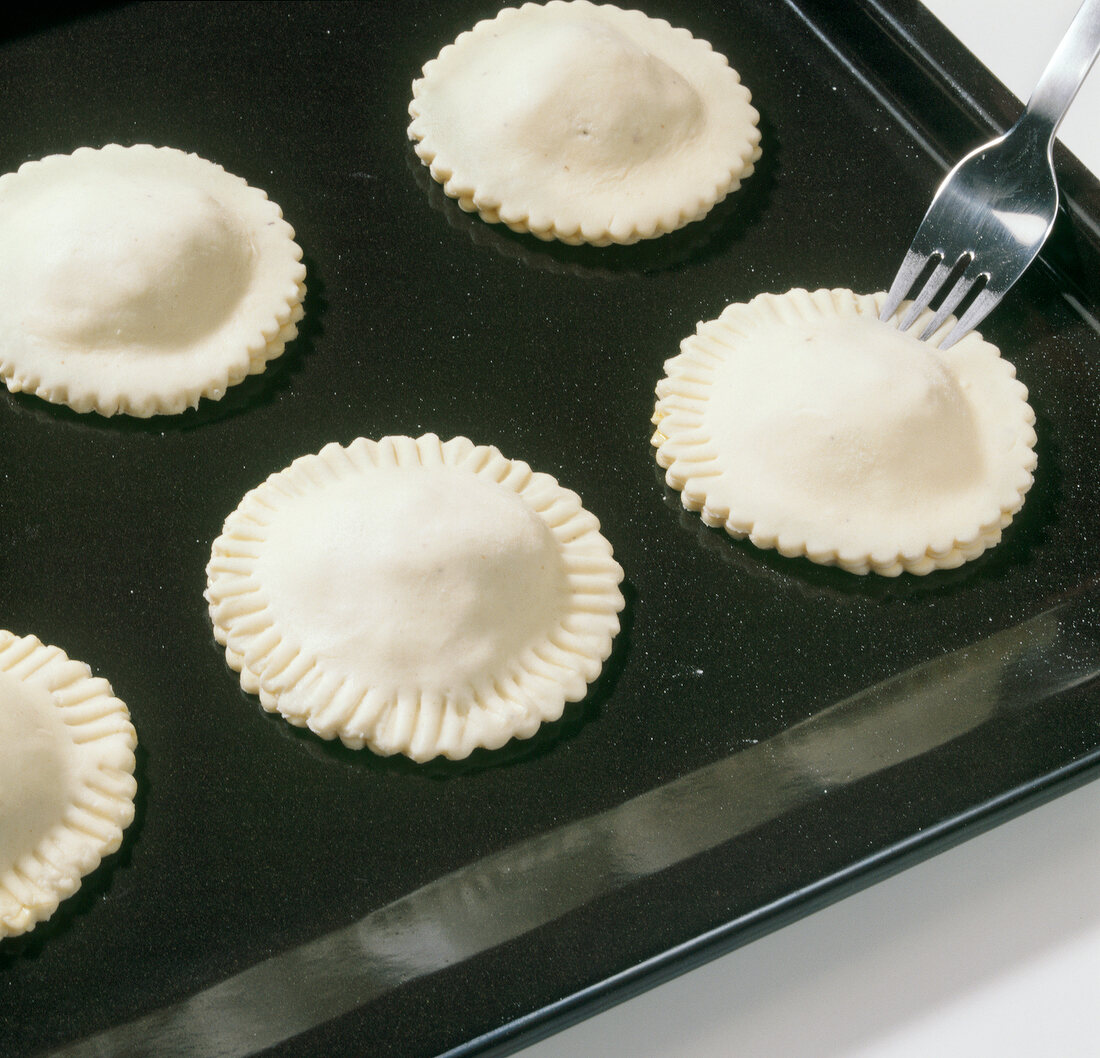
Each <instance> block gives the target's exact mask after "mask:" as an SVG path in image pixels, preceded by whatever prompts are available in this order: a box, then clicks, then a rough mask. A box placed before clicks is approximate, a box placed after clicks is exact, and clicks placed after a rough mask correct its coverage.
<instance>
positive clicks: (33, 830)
mask: <svg viewBox="0 0 1100 1058" xmlns="http://www.w3.org/2000/svg"><path fill="white" fill-rule="evenodd" d="M136 745H137V736H136V734H135V732H134V728H133V725H132V724H131V722H130V714H129V712H128V711H127V709H126V706H125V705H123V703H122V702H120V701H119V700H118V699H117V698H116V697H114V695H113V693H112V691H111V687H110V685H109V684H108V683H107V681H106V680H103V679H98V678H95V677H93V676H92V674H91V671H90V670H89V668H88V666H87V665H84V664H82V663H81V662H77V661H71V660H70V659H69V658H68V657H67V656H66V655H65V653H64V652H63V651H61V650H59V649H58V648H57V647H48V646H45V645H43V644H42V643H41V642H40V641H39V640H38V639H36V638H35V637H34V636H24V637H20V636H15V635H13V634H12V633H10V632H5V631H0V938H2V937H5V936H15V935H17V934H20V933H25V932H26V931H27V930H29V929H32V928H33V927H34V925H35V924H36V923H37V922H40V921H42V920H43V919H46V918H48V917H49V916H50V915H52V914H53V912H54V911H55V910H56V909H57V907H58V904H59V903H60V902H61V900H63V899H64V898H65V897H67V896H70V895H71V894H72V893H74V892H75V891H76V890H77V889H78V888H79V887H80V881H81V878H82V877H83V876H84V875H86V874H88V873H90V872H91V871H93V870H94V869H95V868H96V867H97V866H99V863H100V861H101V859H102V858H103V857H104V856H106V855H108V854H110V853H112V852H115V851H116V850H117V849H118V848H119V845H120V844H121V842H122V832H123V830H124V829H125V828H126V827H127V826H128V825H129V824H130V822H131V821H132V820H133V817H134V793H135V790H136V783H135V781H134V763H135V762H134V748H135V746H136Z"/></svg>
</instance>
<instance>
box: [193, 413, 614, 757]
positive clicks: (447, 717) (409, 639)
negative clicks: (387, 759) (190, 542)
mask: <svg viewBox="0 0 1100 1058" xmlns="http://www.w3.org/2000/svg"><path fill="white" fill-rule="evenodd" d="M622 576H623V572H622V570H621V568H620V567H619V565H618V563H616V562H615V560H614V559H613V558H612V551H611V545H610V544H609V543H608V542H607V540H606V539H605V538H604V537H603V536H602V535H601V534H600V532H599V522H598V521H597V520H596V518H595V517H594V516H593V515H592V514H590V513H589V512H588V511H586V510H585V509H584V508H583V507H582V506H581V502H580V499H579V497H577V496H576V494H574V493H572V492H569V491H567V490H565V489H563V488H561V487H560V486H559V485H558V483H557V482H556V481H555V480H554V479H553V478H552V477H550V476H549V475H546V474H540V473H534V472H532V470H531V468H530V467H528V466H527V465H526V464H525V463H522V462H519V461H514V460H509V459H506V458H505V457H504V456H502V455H501V454H500V452H499V451H497V449H495V448H492V447H487V446H475V445H474V444H473V442H471V441H469V440H467V439H466V438H464V437H458V438H454V439H453V440H450V441H447V442H445V443H443V442H441V441H440V440H439V438H438V437H435V436H434V435H432V434H427V435H425V436H422V437H420V438H417V439H415V440H414V439H413V438H410V437H385V438H383V439H382V440H381V441H377V442H375V441H370V440H366V439H364V438H359V439H358V440H356V441H354V442H352V444H350V445H349V446H347V447H346V448H344V447H341V446H339V445H336V444H330V445H327V446H326V447H325V448H324V449H322V451H321V452H320V453H318V454H317V455H307V456H303V457H301V458H300V459H297V460H295V461H294V462H293V463H292V464H291V465H290V466H289V467H287V468H286V469H285V470H282V471H280V472H278V473H276V474H273V475H272V476H271V477H270V478H268V479H267V481H266V482H264V483H263V484H262V485H260V486H259V487H258V488H256V489H253V490H252V491H251V492H249V493H248V494H247V495H246V496H245V497H244V499H243V500H242V501H241V504H240V506H239V507H238V508H237V509H236V510H235V511H234V512H233V513H232V514H231V515H230V516H229V518H228V519H227V520H226V522H225V526H224V529H223V531H222V535H221V536H220V537H219V538H218V539H217V540H216V541H215V542H214V546H213V553H212V556H211V559H210V564H209V566H208V567H207V591H206V599H207V602H208V603H209V604H210V616H211V619H212V621H213V624H214V635H215V638H216V639H217V641H218V642H219V643H221V644H222V645H223V646H224V647H225V651H226V659H227V661H228V663H229V665H230V667H232V668H233V669H235V670H236V671H238V672H239V673H240V677H241V685H242V687H244V689H245V690H246V691H249V692H251V693H253V694H258V695H259V697H260V702H261V704H262V705H263V707H264V708H265V709H267V710H268V711H269V712H274V711H278V712H279V713H281V714H282V715H283V716H284V717H285V718H286V719H287V720H288V721H290V723H292V724H295V725H297V726H307V727H309V728H310V729H311V730H312V731H314V732H316V733H317V734H318V735H320V736H321V737H323V738H327V739H331V738H339V739H341V741H343V742H344V743H345V744H346V745H348V746H350V747H352V748H355V749H358V748H361V747H363V746H368V747H370V749H372V750H373V751H374V752H376V753H379V754H383V755H389V754H393V753H403V754H406V755H407V756H409V757H411V758H412V759H413V760H416V761H424V760H428V759H430V758H432V757H435V756H438V755H443V756H446V757H450V758H452V759H460V758H463V757H466V756H468V755H469V754H470V752H471V751H472V750H473V749H475V748H477V747H486V748H490V749H494V748H497V747H499V746H502V745H504V743H505V742H507V741H508V740H509V739H510V738H513V737H515V738H528V737H530V736H531V735H533V734H534V733H535V731H536V730H537V729H538V727H539V725H540V724H541V723H542V722H543V721H547V720H555V719H557V718H558V717H560V716H561V714H562V711H563V709H564V705H565V703H566V702H567V701H579V700H581V699H582V698H583V697H584V696H585V694H586V688H587V684H589V683H591V682H592V681H593V680H594V679H595V678H596V677H597V676H598V675H599V673H600V670H601V668H602V665H603V662H604V661H605V660H606V658H607V656H608V655H609V653H610V651H611V642H612V639H613V638H614V636H615V635H616V633H617V632H618V630H619V619H618V613H619V611H620V610H621V609H622V607H623V604H624V603H623V597H622V594H621V592H620V591H619V583H620V581H621V580H622Z"/></svg>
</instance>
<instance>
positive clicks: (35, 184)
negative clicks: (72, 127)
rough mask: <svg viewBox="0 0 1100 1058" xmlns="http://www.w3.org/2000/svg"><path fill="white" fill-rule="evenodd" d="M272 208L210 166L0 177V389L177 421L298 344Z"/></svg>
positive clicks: (93, 163)
mask: <svg viewBox="0 0 1100 1058" xmlns="http://www.w3.org/2000/svg"><path fill="white" fill-rule="evenodd" d="M301 257H302V251H301V249H300V248H299V246H298V245H297V243H295V241H294V231H293V229H292V228H291V227H290V225H289V224H287V223H286V221H285V220H283V218H282V212H281V210H280V209H279V207H278V206H277V205H276V204H275V203H274V202H272V201H270V200H269V199H268V197H267V195H266V194H265V193H264V192H263V191H261V190H259V189H258V188H254V187H250V186H249V185H248V184H247V183H246V182H245V181H244V180H242V179H241V178H240V177H238V176H233V175H231V174H230V173H227V172H226V171H225V170H224V169H223V168H222V167H221V166H220V165H215V164H214V163H213V162H208V161H206V160H205V159H203V158H200V157H198V156H197V155H194V154H185V153H184V152H183V151H178V150H175V149H173V148H170V147H151V146H148V145H145V144H143V145H139V146H135V147H120V146H118V145H117V144H111V145H110V146H107V147H104V148H102V149H101V150H94V149H92V148H89V147H82V148H81V149H79V150H77V151H76V152H74V153H73V154H71V155H50V156H49V157H47V158H43V159H41V160H40V161H34V162H27V163H26V164H25V165H22V166H20V168H19V169H18V170H17V171H16V172H14V173H8V174H7V175H6V176H3V177H0V287H2V289H3V290H4V300H3V307H2V308H0V378H2V379H3V380H4V382H5V383H6V384H7V386H8V389H10V390H11V391H12V392H27V393H36V394H37V395H38V396H40V397H42V398H43V399H44V400H48V401H51V402H53V403H55V404H66V405H68V406H69V407H70V408H73V409H74V410H76V411H79V412H87V411H95V412H98V413H99V414H101V415H114V414H115V413H117V412H123V413H125V414H127V415H134V416H140V417H146V416H150V415H157V414H170V413H176V412H181V411H183V410H185V409H186V408H191V407H195V406H196V405H197V404H198V402H199V400H200V398H202V397H207V398H210V399H212V400H218V399H220V398H221V397H223V396H224V395H225V391H226V389H227V388H228V387H229V386H233V385H235V384H237V383H238V382H240V381H242V379H244V378H245V377H246V376H247V375H249V374H256V373H259V372H261V371H263V370H264V367H265V366H266V365H267V363H268V362H269V361H271V360H272V359H274V358H275V357H277V356H279V355H280V354H281V353H282V352H283V350H284V348H285V346H286V343H287V342H289V341H290V340H291V339H292V338H293V337H294V336H295V335H296V334H297V323H298V321H299V320H300V319H301V317H302V298H303V297H304V295H305V285H304V278H305V267H304V266H303V264H302V261H301Z"/></svg>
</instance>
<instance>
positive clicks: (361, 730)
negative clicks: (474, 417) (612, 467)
mask: <svg viewBox="0 0 1100 1058" xmlns="http://www.w3.org/2000/svg"><path fill="white" fill-rule="evenodd" d="M419 466H429V467H446V468H452V469H453V470H454V471H455V472H456V473H465V474H470V475H476V476H478V477H480V478H482V479H484V480H486V481H489V482H494V483H496V484H497V485H499V486H500V487H501V488H502V489H507V490H510V491H512V492H514V493H516V495H518V496H519V497H520V498H522V499H523V500H524V501H525V502H526V504H527V505H528V506H529V507H530V509H531V510H532V511H534V512H535V514H537V515H538V517H539V518H540V519H542V521H543V522H544V523H545V524H546V526H547V527H548V528H549V530H550V532H551V534H552V537H553V539H554V540H555V541H556V542H557V544H558V547H559V550H560V554H561V557H562V561H563V567H564V572H565V577H566V583H567V585H568V591H569V595H570V599H571V603H572V605H571V606H569V607H568V608H567V611H566V613H565V614H564V615H563V616H562V618H561V620H560V621H559V622H558V623H557V625H556V627H554V628H551V629H549V630H548V632H547V636H546V639H545V642H544V643H542V644H540V645H537V646H533V647H529V648H528V649H526V650H524V651H523V652H522V653H521V655H520V656H519V657H517V658H515V659H514V660H513V662H512V663H511V664H510V665H509V666H507V670H506V671H503V672H498V673H494V674H491V675H490V676H488V677H487V678H485V679H484V680H482V681H481V682H480V683H479V685H478V686H477V688H476V689H475V690H474V692H473V695H472V697H470V698H467V699H466V700H459V699H458V698H457V697H456V696H453V695H451V694H442V695H427V694H424V693H408V692H392V693H391V692H388V691H385V690H383V689H379V688H371V687H369V686H367V685H364V686H352V685H350V681H347V680H344V681H339V680H336V679H335V678H331V677H330V676H329V675H327V674H326V672H325V669H324V665H323V662H322V661H321V660H320V659H318V658H316V657H313V656H310V655H308V654H306V653H304V652H302V651H300V650H299V649H298V645H297V644H296V643H294V642H293V640H292V639H291V638H290V637H288V636H285V635H284V634H283V632H282V631H281V630H280V629H279V628H278V627H277V626H276V624H275V622H274V620H273V615H272V614H271V613H270V608H269V604H268V600H267V599H266V598H265V593H264V586H263V584H262V583H261V582H260V579H259V578H258V577H257V574H256V569H255V566H256V559H257V557H258V556H259V554H260V553H261V551H262V548H263V542H264V538H265V527H266V526H267V525H269V524H270V523H271V522H272V521H273V520H275V519H276V518H277V517H278V515H279V510H280V505H281V497H285V496H287V495H291V496H295V495H301V494H303V493H308V492H309V491H310V490H316V489H319V488H323V487H324V484H325V482H326V481H335V480H345V479H348V478H353V477H357V476H362V477H364V478H366V477H369V474H370V472H371V471H372V470H374V469H376V468H391V467H392V468H401V467H419ZM622 579H623V571H622V568H621V567H620V566H619V564H618V563H617V562H616V561H615V560H614V558H613V557H612V548H611V545H610V543H608V541H607V540H606V538H605V537H603V536H602V535H601V533H600V524H599V521H598V520H597V519H596V517H595V516H594V515H593V514H591V513H590V512H589V511H587V510H586V509H585V508H584V507H583V506H582V505H581V501H580V498H579V497H578V496H577V495H576V494H575V493H573V492H570V491H569V490H567V489H564V488H562V487H561V486H560V485H559V484H558V483H557V481H556V480H555V479H554V478H553V477H551V476H550V475H548V474H542V473H537V472H534V471H532V470H531V468H530V467H529V466H528V465H527V464H526V463H524V462H521V461H519V460H511V459H507V458H506V457H504V456H503V455H502V454H501V453H500V451H499V450H498V449H496V448H495V447H493V446H487V445H475V444H474V443H473V442H472V441H470V440H469V439H468V438H465V437H456V438H453V439H451V440H449V441H446V442H442V441H440V439H439V438H438V437H437V436H436V435H434V434H425V435H423V436H421V437H418V438H415V439H414V438H411V437H405V436H388V437H383V438H382V439H380V440H378V441H373V440H368V439H366V438H362V437H360V438H358V439H356V440H355V441H353V442H352V443H351V444H349V445H347V446H346V447H343V446H341V445H339V444H336V443H331V444H328V445H326V446H325V447H324V448H323V449H322V450H321V451H320V452H319V453H317V454H315V455H306V456H301V457H299V458H298V459H296V460H295V461H294V462H293V463H291V464H290V465H289V466H288V467H286V468H285V469H284V470H281V471H279V472H277V473H275V474H272V475H271V476H270V477H269V478H268V479H267V480H266V481H265V482H264V483H263V484H261V485H260V486H258V487H257V488H255V489H253V490H251V491H250V492H249V493H247V494H246V495H245V497H244V498H243V499H242V501H241V503H240V505H239V506H238V507H237V509H236V510H235V511H233V512H232V513H231V514H230V515H229V517H228V518H227V519H226V522H225V525H224V527H223V530H222V534H221V535H220V536H219V537H218V538H217V539H216V540H215V541H214V545H213V548H212V551H211V558H210V563H209V565H208V566H207V588H206V593H205V598H206V601H207V603H208V605H209V609H210V618H211V621H212V623H213V628H214V638H215V639H216V640H217V642H218V643H219V644H221V645H222V646H223V647H224V648H225V656H226V661H227V663H228V665H229V667H230V668H232V669H233V670H234V671H236V672H238V673H239V674H240V682H241V686H242V687H243V688H244V690H246V691H248V692H249V693H252V694H256V695H258V696H259V699H260V703H261V705H262V706H263V708H264V709H265V710H267V711H268V712H278V713H280V714H281V715H282V716H283V717H284V718H285V719H286V720H288V721H289V722H290V723H291V724H294V725H295V726H299V727H303V726H304V727H308V728H309V729H310V730H311V731H313V732H314V733H315V734H317V735H319V736H321V737H322V738H325V739H333V738H339V739H340V740H341V741H342V742H343V743H344V744H345V745H346V746H348V747H350V748H352V749H361V748H363V747H364V746H366V747H369V748H370V749H371V750H372V751H374V752H375V753H378V754H380V755H383V756H389V755H392V754H394V753H402V754H405V755H406V756H408V757H410V758H411V759H413V760H415V761H425V760H429V759H431V758H433V757H437V756H444V757H448V758H450V759H452V760H460V759H462V758H465V757H467V756H468V755H469V754H470V753H471V752H472V751H473V750H474V749H476V748H487V749H496V748H499V747H500V746H503V745H504V744H505V743H506V742H507V741H508V740H509V739H510V738H520V739H523V738H529V737H531V736H532V735H533V734H534V733H535V732H536V731H537V730H538V728H539V726H540V725H541V724H542V723H544V722H546V721H552V720H556V719H558V718H560V717H561V715H562V712H563V710H564V706H565V703H566V702H575V701H580V700H582V699H583V698H584V697H585V695H586V694H587V690H588V684H590V683H592V682H593V681H594V680H595V679H596V678H597V677H598V676H599V674H600V671H601V670H602V667H603V663H604V662H605V661H606V660H607V658H608V656H609V655H610V653H611V646H612V641H613V639H614V637H615V636H616V635H617V634H618V631H619V617H618V615H619V612H620V611H621V610H622V608H623V606H624V605H625V601H624V599H623V595H622V592H621V591H620V590H619V585H620V583H621V581H622ZM292 689H293V690H295V691H296V692H300V693H301V694H302V695H303V696H304V698H303V703H302V704H301V705H300V706H295V707H294V708H289V707H288V706H287V705H286V702H285V697H286V695H287V694H288V692H289V691H291V690H292Z"/></svg>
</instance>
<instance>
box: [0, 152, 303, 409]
mask: <svg viewBox="0 0 1100 1058" xmlns="http://www.w3.org/2000/svg"><path fill="white" fill-rule="evenodd" d="M120 152H121V153H124V154H130V155H131V156H133V157H135V158H138V159H140V158H141V157H142V156H145V157H148V156H149V155H150V153H152V154H153V155H154V156H156V157H158V158H160V159H166V158H169V157H175V158H178V159H179V161H178V163H169V164H178V165H179V166H180V172H181V173H190V174H192V175H194V176H196V177H197V178H198V179H200V180H202V181H204V182H209V181H216V182H217V183H218V184H219V186H220V188H221V189H222V193H223V194H224V195H225V196H226V197H227V198H232V199H233V200H234V201H235V202H236V204H237V205H238V206H239V207H240V208H241V210H242V211H243V210H245V209H247V210H248V211H249V212H250V214H251V220H250V222H249V224H248V228H249V233H250V236H251V238H252V241H253V243H254V245H256V246H257V247H258V249H259V253H260V254H261V255H262V256H263V261H264V268H265V270H266V272H268V273H270V275H269V276H268V277H266V278H265V279H264V282H265V283H267V284H269V286H270V293H269V294H267V295H265V296H264V297H263V298H262V299H261V303H260V304H259V305H258V306H257V307H256V308H254V309H253V310H252V316H253V317H254V318H253V321H252V322H251V323H250V324H249V325H248V326H247V327H246V328H245V329H246V330H247V331H248V332H249V336H248V337H247V338H246V339H244V340H243V341H242V342H241V344H240V345H239V346H234V348H232V349H229V350H227V351H226V352H225V353H224V354H223V355H222V356H220V357H218V358H217V360H216V362H215V363H213V364H212V365H211V366H210V367H209V368H208V369H207V370H206V371H205V372H196V377H195V378H194V380H193V381H191V382H189V383H188V384H186V385H183V386H181V387H179V388H177V389H172V390H167V391H165V392H160V393H141V394H137V395H134V394H132V393H129V392H127V390H126V387H125V385H116V386H115V387H113V389H114V390H116V391H112V389H108V388H106V387H105V388H103V389H100V388H99V387H97V386H96V384H95V383H94V381H91V380H84V381H81V380H80V379H79V378H75V379H74V378H71V377H70V378H66V377H65V376H64V372H62V373H61V374H60V377H51V376H57V375H58V372H56V371H43V370H42V368H41V366H40V365H36V364H35V363H34V358H33V354H31V355H30V357H29V358H28V356H27V355H26V354H24V355H20V352H19V351H18V350H14V351H13V350H12V349H11V340H10V338H8V339H5V338H4V337H3V336H2V335H0V379H3V381H4V383H5V385H7V387H8V389H9V391H11V392H12V393H21V392H22V393H33V394H34V395H35V396H37V397H40V398H41V399H42V400H45V401H48V402H50V403H51V404H64V405H66V406H68V407H70V408H72V409H73V410H74V411H77V412H81V413H86V412H97V413H98V414H100V415H103V416H107V417H109V416H112V415H115V414H119V413H121V414H125V415H131V416H134V417H136V418H149V417H150V416H153V415H176V414H179V413H181V412H183V411H185V410H187V409H188V408H195V407H197V406H198V404H199V401H200V400H201V399H202V398H203V397H206V398H208V399H210V400H221V399H222V397H224V396H225V393H226V390H228V389H229V388H230V387H231V386H235V385H237V384H239V383H240V382H242V381H244V379H245V378H246V377H247V376H249V375H255V374H260V373H261V372H263V371H264V369H265V368H266V367H267V365H268V364H269V363H270V362H271V361H272V360H274V359H276V358H277V357H279V356H281V355H282V354H283V352H284V351H285V349H286V346H287V344H288V343H289V342H291V341H292V340H293V339H294V338H295V337H296V336H297V334H298V323H299V322H300V321H301V319H302V317H303V315H304V308H303V301H304V299H305V296H306V285H305V274H306V269H305V265H304V264H303V263H302V259H301V258H302V250H301V247H300V246H299V245H298V244H297V243H296V242H295V233H294V229H293V228H292V227H291V226H290V224H288V223H287V221H286V220H285V219H284V218H283V213H282V210H281V209H280V208H279V206H278V204H277V203H275V202H272V201H271V199H269V198H268V196H267V192H265V191H263V190H262V189H260V188H258V187H253V186H251V185H250V184H249V183H248V182H247V181H246V180H245V179H244V178H243V177H240V176H236V175H234V174H232V173H229V172H227V171H226V170H225V169H224V168H223V167H222V166H221V165H219V164H217V163H216V162H211V161H209V160H208V159H205V158H202V157H200V156H199V155H197V154H193V153H188V152H186V151H181V150H178V149H177V148H175V147H154V146H152V145H151V144H146V143H141V144H135V145H133V146H130V147H124V146H121V145H119V144H117V143H112V144H108V145H106V146H104V147H101V148H95V147H80V148H78V149H77V150H75V151H73V153H72V154H52V155H48V156H47V157H45V158H40V159H37V160H35V161H29V162H25V163H24V164H23V165H21V166H20V167H19V168H18V169H17V170H16V171H15V172H11V173H6V174H4V175H3V176H0V201H2V199H3V196H4V195H5V194H6V193H11V191H12V189H13V188H18V187H19V186H20V185H21V184H24V183H26V182H29V181H33V180H35V179H36V174H38V173H40V172H42V171H44V170H45V169H47V168H48V169H51V170H52V169H56V168H57V167H59V166H65V165H71V164H72V163H73V162H74V160H75V161H76V162H77V163H78V164H79V165H85V164H87V163H88V162H89V161H91V160H92V159H94V158H95V157H96V156H106V157H118V156H119V154H120ZM241 215H242V219H246V220H247V219H248V218H247V217H244V216H243V213H242V214H241ZM84 355H86V354H84ZM200 376H201V377H200Z"/></svg>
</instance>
